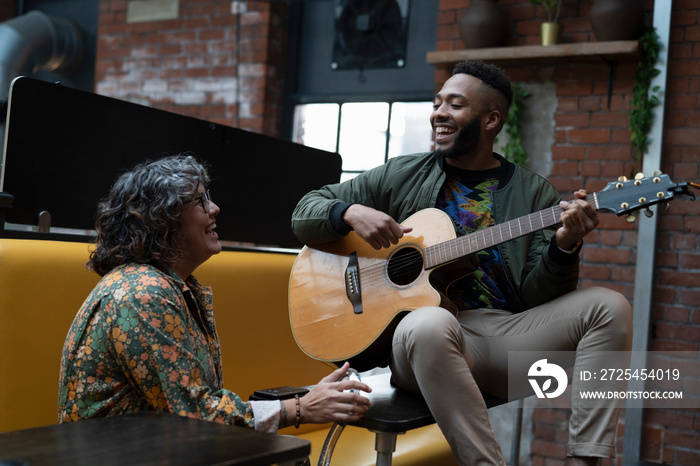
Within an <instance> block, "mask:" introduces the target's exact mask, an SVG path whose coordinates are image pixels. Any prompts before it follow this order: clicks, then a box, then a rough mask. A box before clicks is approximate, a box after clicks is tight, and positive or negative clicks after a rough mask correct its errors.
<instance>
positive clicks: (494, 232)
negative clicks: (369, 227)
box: [424, 193, 598, 269]
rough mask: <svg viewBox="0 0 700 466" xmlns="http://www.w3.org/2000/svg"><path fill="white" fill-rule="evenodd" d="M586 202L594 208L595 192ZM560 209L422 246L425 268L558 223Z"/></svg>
mask: <svg viewBox="0 0 700 466" xmlns="http://www.w3.org/2000/svg"><path fill="white" fill-rule="evenodd" d="M586 202H588V203H589V204H591V205H592V206H594V207H595V208H596V210H598V204H597V198H596V193H593V194H589V195H588V196H586ZM562 212H563V209H562V208H561V207H559V206H558V205H556V206H553V207H550V208H548V209H544V210H540V211H539V212H534V213H532V214H528V215H523V216H522V217H518V218H515V219H513V220H509V221H507V222H504V223H499V224H498V225H494V226H492V227H489V228H484V229H482V230H477V231H475V232H473V233H469V234H468V235H464V236H460V237H458V238H455V239H452V240H449V241H445V242H444V243H440V244H435V245H433V246H429V247H427V248H425V251H424V253H425V268H426V269H431V268H434V267H438V266H440V265H443V264H446V263H447V262H451V261H453V260H456V259H459V258H460V257H464V256H468V255H469V254H474V253H475V252H479V251H482V250H484V249H487V248H490V247H493V246H496V245H498V244H501V243H505V242H506V241H510V240H512V239H515V238H519V237H521V236H525V235H527V234H530V233H532V232H534V231H538V230H543V229H545V228H547V227H551V226H552V225H556V224H557V223H559V218H560V217H561V214H562Z"/></svg>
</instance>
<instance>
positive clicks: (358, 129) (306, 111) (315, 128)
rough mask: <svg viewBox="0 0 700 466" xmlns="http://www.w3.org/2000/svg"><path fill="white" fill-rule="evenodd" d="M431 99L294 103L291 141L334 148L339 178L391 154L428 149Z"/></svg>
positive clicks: (343, 178)
mask: <svg viewBox="0 0 700 466" xmlns="http://www.w3.org/2000/svg"><path fill="white" fill-rule="evenodd" d="M432 105H433V104H432V102H352V103H341V104H338V103H312V104H303V105H297V106H296V107H295V111H294V128H293V140H294V142H297V143H300V144H304V145H306V146H310V147H315V148H317V149H323V150H327V151H330V152H338V153H339V154H340V155H341V157H342V160H343V173H342V175H341V181H345V180H348V179H350V178H353V177H354V176H356V175H357V174H359V173H362V172H363V171H365V170H369V169H370V168H373V167H376V166H378V165H381V164H383V163H385V162H386V161H387V160H389V159H390V158H392V157H396V156H397V155H403V154H411V153H415V152H426V151H430V150H432V149H431V146H432V130H431V128H430V122H429V117H430V113H431V112H432Z"/></svg>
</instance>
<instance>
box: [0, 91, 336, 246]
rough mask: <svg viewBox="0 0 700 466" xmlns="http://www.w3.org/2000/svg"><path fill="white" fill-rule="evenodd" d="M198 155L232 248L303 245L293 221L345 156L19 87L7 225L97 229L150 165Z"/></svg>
mask: <svg viewBox="0 0 700 466" xmlns="http://www.w3.org/2000/svg"><path fill="white" fill-rule="evenodd" d="M186 151H189V152H192V153H194V154H195V155H196V156H197V157H199V158H201V159H204V160H206V161H207V162H208V163H209V164H210V165H211V175H212V184H211V193H212V198H213V200H214V201H215V202H216V203H217V205H219V207H221V214H219V216H218V217H217V231H218V232H219V237H220V238H221V239H222V240H224V241H242V242H253V243H256V244H262V245H270V246H281V247H298V246H300V243H299V242H298V240H297V239H296V238H295V237H294V235H293V233H292V232H291V227H290V218H291V213H292V210H293V209H294V207H295V205H296V203H297V202H298V200H299V199H300V198H301V196H303V195H304V194H305V193H306V192H308V191H309V190H311V189H316V188H318V187H320V186H322V185H324V184H328V183H334V182H337V181H338V180H339V178H340V172H341V160H340V156H339V155H338V154H334V153H329V152H325V151H321V150H317V149H312V148H308V147H305V146H302V145H299V144H294V143H291V142H288V141H284V140H281V139H276V138H272V137H268V136H263V135H260V134H256V133H251V132H248V131H243V130H240V129H236V128H231V127H227V126H223V125H218V124H214V123H210V122H206V121H204V120H199V119H196V118H190V117H185V116H181V115H176V114H174V113H170V112H166V111H162V110H156V109H153V108H149V107H145V106H141V105H137V104H133V103H129V102H125V101H121V100H117V99H112V98H108V97H104V96H99V95H96V94H92V93H89V92H85V91H80V90H76V89H70V88H68V87H65V86H62V85H57V84H49V83H46V82H43V81H38V80H35V79H31V78H18V79H17V80H15V81H14V83H13V86H12V90H11V95H10V111H9V119H8V127H7V151H6V154H5V161H4V178H3V180H4V185H3V187H2V188H3V190H4V191H6V192H9V193H10V194H12V195H13V196H15V201H14V207H13V208H12V210H10V212H8V215H7V221H8V222H10V223H18V224H25V225H35V224H36V223H37V217H38V214H39V213H40V212H41V211H44V210H46V211H49V212H50V213H51V217H52V222H51V224H52V226H55V227H63V228H77V229H92V228H93V220H94V212H95V207H96V204H97V201H98V200H99V199H100V198H101V197H104V196H105V195H106V194H107V192H108V190H109V187H110V186H111V185H112V183H113V182H114V181H115V179H116V178H117V176H118V175H119V174H120V173H121V172H123V171H124V170H125V169H128V168H131V167H132V166H134V165H135V164H136V163H138V162H141V161H143V160H144V159H147V158H150V159H154V158H158V157H160V156H161V155H164V154H176V153H179V152H186Z"/></svg>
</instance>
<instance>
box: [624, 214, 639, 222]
mask: <svg viewBox="0 0 700 466" xmlns="http://www.w3.org/2000/svg"><path fill="white" fill-rule="evenodd" d="M635 220H637V216H636V215H634V214H629V215H628V216H627V217H625V221H627V223H634V221H635Z"/></svg>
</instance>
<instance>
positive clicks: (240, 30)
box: [95, 0, 287, 136]
mask: <svg viewBox="0 0 700 466" xmlns="http://www.w3.org/2000/svg"><path fill="white" fill-rule="evenodd" d="M127 6H128V2H127V1H124V0H100V15H99V33H98V35H99V39H98V46H97V59H96V69H95V72H96V75H95V82H96V89H95V91H96V92H97V93H98V94H102V95H107V96H111V97H115V98H119V99H123V100H129V101H132V102H136V103H141V104H144V105H148V106H151V107H154V108H159V109H163V110H167V111H171V112H175V113H179V114H183V115H187V116H192V117H196V118H202V119H205V120H208V121H213V122H217V123H221V124H225V125H229V126H234V127H238V128H242V129H246V130H250V131H254V132H257V133H262V134H268V135H273V136H279V131H280V129H279V128H280V119H281V105H282V87H283V83H284V81H283V78H284V67H283V65H284V52H285V50H284V43H285V34H286V30H287V28H286V25H285V24H284V22H285V21H286V17H287V14H286V13H287V6H286V4H285V3H284V2H246V1H235V0H234V1H231V0H195V1H187V2H184V1H181V2H180V10H179V16H178V18H177V19H172V20H163V21H146V22H136V23H127V20H126V19H127V15H126V14H127Z"/></svg>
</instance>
